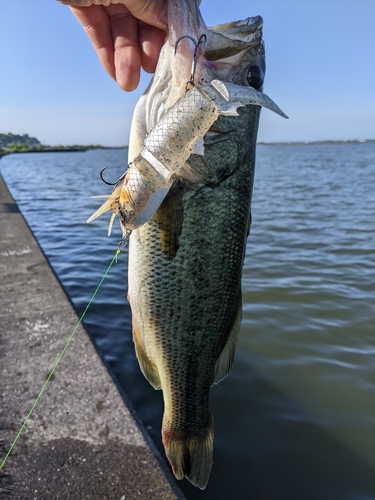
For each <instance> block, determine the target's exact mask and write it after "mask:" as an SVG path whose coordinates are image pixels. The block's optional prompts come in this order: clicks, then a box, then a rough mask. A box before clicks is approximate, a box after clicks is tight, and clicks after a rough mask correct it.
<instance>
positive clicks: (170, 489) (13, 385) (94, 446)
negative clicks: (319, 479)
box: [0, 177, 184, 500]
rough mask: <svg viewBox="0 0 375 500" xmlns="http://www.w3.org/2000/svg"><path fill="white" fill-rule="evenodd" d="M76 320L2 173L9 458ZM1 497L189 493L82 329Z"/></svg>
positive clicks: (0, 384)
mask: <svg viewBox="0 0 375 500" xmlns="http://www.w3.org/2000/svg"><path fill="white" fill-rule="evenodd" d="M77 319H78V318H77V316H76V314H75V312H74V310H73V308H72V306H71V304H70V302H69V300H68V298H67V297H66V295H65V293H64V291H63V290H62V288H61V286H60V284H59V282H58V280H57V279H56V277H55V275H54V273H53V272H52V270H51V268H50V267H49V264H48V262H47V260H46V258H45V256H44V255H43V253H42V251H41V250H40V248H39V246H38V243H37V242H36V241H35V238H34V236H33V235H32V233H31V232H30V230H29V228H28V226H27V225H26V223H25V221H24V219H23V217H22V215H21V214H20V212H19V210H18V208H17V205H16V204H15V203H14V201H13V199H12V198H11V196H10V194H9V192H8V190H7V188H6V186H5V184H4V182H3V180H2V178H1V177H0V377H1V379H0V452H1V453H0V462H1V461H2V459H3V458H4V456H5V454H6V451H7V450H8V448H9V446H10V444H11V442H12V441H13V439H14V437H15V435H16V433H17V431H18V430H19V428H20V426H21V424H22V422H23V420H24V418H25V416H26V415H27V414H28V412H29V410H30V408H31V406H32V404H33V402H34V400H35V398H36V396H37V394H38V393H39V391H40V389H41V388H42V386H43V384H44V382H45V380H46V378H47V376H48V374H49V372H50V370H51V369H52V367H53V365H54V363H55V361H56V359H57V357H58V355H59V354H60V352H61V351H62V349H63V347H64V345H65V343H66V341H67V339H68V337H69V335H70V334H71V332H72V330H73V328H74V326H75V324H76V323H77ZM125 399H126V398H125ZM0 496H1V497H3V496H4V498H19V499H29V498H30V499H34V498H35V499H46V500H51V499H64V500H66V499H75V500H78V499H86V498H87V499H88V498H90V499H100V500H103V499H110V500H121V499H122V500H132V499H137V500H138V499H141V500H147V499H150V500H151V499H152V500H159V499H160V500H172V499H176V498H179V499H183V498H184V496H183V494H182V493H181V491H180V490H179V488H178V486H177V483H175V482H174V479H173V477H172V475H171V474H170V472H169V470H168V469H167V468H166V467H165V465H164V466H163V463H162V462H161V459H160V456H158V452H157V451H156V450H155V449H154V448H153V446H152V443H150V442H147V436H146V438H145V434H144V429H143V428H142V425H141V424H140V422H139V421H137V417H136V415H135V414H134V411H133V410H132V409H131V407H130V405H129V404H127V405H126V404H125V403H124V398H123V397H121V395H120V393H119V391H118V390H117V388H116V386H115V384H114V382H113V380H112V378H111V377H110V375H109V374H108V372H107V370H106V368H105V366H104V365H103V363H102V361H101V359H100V357H99V356H98V354H97V352H96V350H95V348H94V347H93V345H92V343H91V341H90V339H89V337H88V335H87V333H86V332H85V330H84V329H83V327H82V326H80V327H79V328H78V330H77V332H76V334H75V337H74V339H73V341H72V343H71V344H70V346H69V348H68V349H67V351H66V353H65V355H64V357H63V359H62V361H61V363H60V364H59V366H58V368H57V370H56V371H55V374H54V376H53V378H52V379H51V381H50V383H49V385H48V387H47V389H46V391H45V393H44V394H43V396H42V397H41V399H40V401H39V403H38V405H37V406H36V408H35V410H34V412H33V414H32V416H31V418H30V420H29V422H28V424H27V425H26V427H25V429H24V431H23V433H22V435H21V437H20V439H19V441H18V442H17V444H16V446H15V448H14V450H13V452H12V454H11V455H10V456H9V459H8V461H7V463H6V465H5V466H4V468H3V469H2V470H1V471H0Z"/></svg>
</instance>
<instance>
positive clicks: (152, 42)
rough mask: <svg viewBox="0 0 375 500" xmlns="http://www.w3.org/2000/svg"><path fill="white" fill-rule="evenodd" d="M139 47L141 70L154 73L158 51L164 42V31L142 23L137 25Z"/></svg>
mask: <svg viewBox="0 0 375 500" xmlns="http://www.w3.org/2000/svg"><path fill="white" fill-rule="evenodd" d="M138 25H139V28H138V36H139V45H140V46H141V57H142V68H143V69H144V70H145V71H146V72H147V73H154V71H155V69H156V65H157V62H158V59H159V54H160V50H161V48H162V46H163V44H164V41H165V31H163V30H160V29H158V28H154V27H153V26H150V25H147V24H145V23H143V22H141V21H140V22H139V23H138Z"/></svg>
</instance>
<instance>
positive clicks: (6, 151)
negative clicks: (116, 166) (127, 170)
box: [0, 146, 128, 158]
mask: <svg viewBox="0 0 375 500" xmlns="http://www.w3.org/2000/svg"><path fill="white" fill-rule="evenodd" d="M127 147H128V146H108V147H107V146H42V147H40V146H39V147H33V146H30V147H27V146H22V148H19V149H11V148H0V158H1V157H2V156H5V155H12V154H22V153H69V152H74V153H77V152H81V151H82V152H85V151H89V150H91V149H126V148H127Z"/></svg>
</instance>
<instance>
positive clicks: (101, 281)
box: [0, 248, 121, 470]
mask: <svg viewBox="0 0 375 500" xmlns="http://www.w3.org/2000/svg"><path fill="white" fill-rule="evenodd" d="M120 252H121V250H120V249H119V248H118V249H117V250H116V253H115V255H114V257H113V259H112V260H111V263H110V264H109V266H108V267H107V270H106V272H105V273H104V274H103V277H102V279H101V280H100V282H99V285H98V286H97V287H96V290H95V292H94V293H93V294H92V297H91V299H90V300H89V303H88V304H87V306H86V308H85V310H84V311H83V313H82V315H81V317H80V318H79V320H78V323H77V324H76V326H75V327H74V330H73V331H72V333H71V334H70V337H69V338H68V340H67V342H66V344H65V346H64V349H63V350H62V351H61V353H60V356H59V357H58V358H57V360H56V363H55V364H54V366H53V368H52V370H51V372H50V374H49V375H48V377H47V380H46V381H45V383H44V385H43V387H42V389H41V390H40V392H39V394H38V396H37V398H36V399H35V401H34V404H33V405H32V407H31V409H30V411H29V413H28V414H27V417H26V418H25V420H24V421H23V424H22V426H21V428H20V430H19V431H18V433H17V435H16V437H15V438H14V441H13V443H12V444H11V446H10V448H9V450H8V453H7V454H6V455H5V458H4V460H3V461H2V462H1V465H0V470H1V469H2V468H3V467H4V465H5V462H6V461H7V460H8V457H9V455H10V454H11V452H12V450H13V448H14V446H15V444H16V443H17V441H18V438H19V437H20V435H21V433H22V431H23V429H24V428H25V425H26V424H27V421H28V420H29V418H30V416H31V414H32V412H33V411H34V408H35V407H36V405H37V404H38V401H39V399H40V398H41V397H42V394H43V392H44V391H45V389H46V387H47V384H48V382H49V381H50V380H51V377H52V375H53V373H54V371H55V370H56V368H57V365H58V364H59V363H60V361H61V358H62V357H63V356H64V354H65V351H66V350H67V348H68V346H69V344H70V342H71V341H72V340H73V337H74V334H75V333H76V331H77V328H78V327H79V325H80V324H81V322H82V320H83V318H84V316H85V314H86V312H87V310H88V308H89V307H90V305H91V303H92V301H93V300H94V298H95V295H96V294H97V293H98V290H99V288H100V287H101V286H102V283H103V281H104V280H105V278H106V276H107V274H108V273H109V270H110V269H111V267H112V266H113V263H114V262H115V261H116V263H117V256H118V254H119V253H120Z"/></svg>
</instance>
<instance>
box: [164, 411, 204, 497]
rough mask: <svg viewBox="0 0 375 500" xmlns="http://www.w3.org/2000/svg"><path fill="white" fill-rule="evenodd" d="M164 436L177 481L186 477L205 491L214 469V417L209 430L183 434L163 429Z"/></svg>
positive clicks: (166, 449) (195, 430)
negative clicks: (212, 468)
mask: <svg viewBox="0 0 375 500" xmlns="http://www.w3.org/2000/svg"><path fill="white" fill-rule="evenodd" d="M162 434H163V444H164V448H165V453H166V455H167V458H168V460H169V462H170V464H171V467H172V470H173V474H174V475H175V477H176V479H183V478H184V477H186V479H188V480H189V481H190V482H191V483H192V484H193V485H194V486H197V487H198V488H200V489H201V490H204V489H205V487H206V486H207V483H208V479H209V477H210V472H211V467H212V452H213V444H214V427H213V420H212V417H211V418H210V424H209V426H208V427H207V428H204V429H194V430H191V431H189V432H183V433H180V432H176V431H173V430H172V429H164V428H163V432H162Z"/></svg>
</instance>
